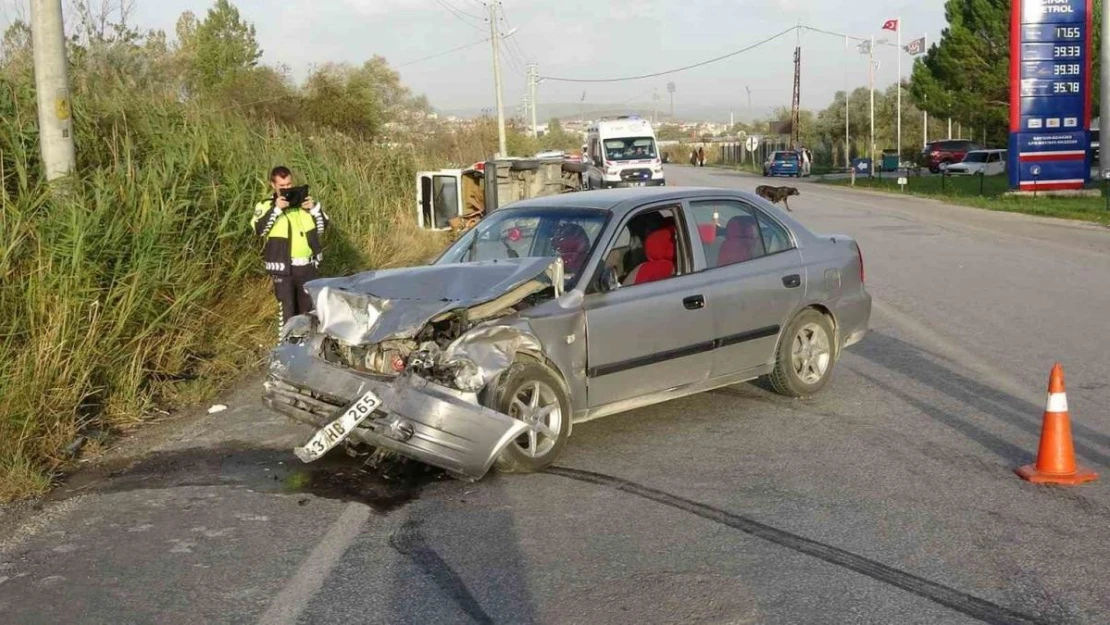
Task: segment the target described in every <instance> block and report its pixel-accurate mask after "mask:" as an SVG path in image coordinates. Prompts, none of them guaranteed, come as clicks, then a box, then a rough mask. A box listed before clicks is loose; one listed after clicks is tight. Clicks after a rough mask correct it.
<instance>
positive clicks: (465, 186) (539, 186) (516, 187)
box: [416, 157, 586, 232]
mask: <svg viewBox="0 0 1110 625" xmlns="http://www.w3.org/2000/svg"><path fill="white" fill-rule="evenodd" d="M585 172H586V165H585V164H584V163H582V162H581V161H579V160H576V159H575V158H563V157H555V158H529V159H522V158H507V159H499V160H492V161H485V162H481V163H475V164H474V165H472V166H470V167H468V168H465V169H440V170H438V171H422V172H419V173H417V175H416V223H417V224H418V225H419V226H420V227H421V228H425V229H428V230H455V231H456V232H461V231H463V230H466V229H468V228H470V227H472V226H473V225H474V224H475V223H477V222H478V221H479V220H480V219H482V218H483V217H484V216H485V215H487V214H489V213H492V212H493V211H495V210H497V209H498V208H499V207H501V206H506V205H508V204H511V203H513V202H516V201H519V200H525V199H528V198H534V197H542V196H545V195H556V194H559V193H569V192H573V191H581V190H583V189H584V188H585V180H586V179H585Z"/></svg>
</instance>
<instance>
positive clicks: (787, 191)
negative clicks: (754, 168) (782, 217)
mask: <svg viewBox="0 0 1110 625" xmlns="http://www.w3.org/2000/svg"><path fill="white" fill-rule="evenodd" d="M755 194H756V195H758V196H759V197H761V198H763V199H765V200H767V201H768V202H770V203H772V204H778V203H779V202H782V203H783V205H784V206H786V210H788V211H790V212H794V211H793V210H792V209H791V208H790V202H789V201H787V200H788V198H789V197H790V196H791V195H801V194H800V193H798V189H796V188H794V187H772V186H771V185H767V184H761V185H759V186H758V187H756V188H755Z"/></svg>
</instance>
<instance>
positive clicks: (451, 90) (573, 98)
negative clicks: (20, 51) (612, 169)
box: [0, 0, 944, 117]
mask: <svg viewBox="0 0 1110 625" xmlns="http://www.w3.org/2000/svg"><path fill="white" fill-rule="evenodd" d="M0 1H2V2H3V3H5V5H6V6H5V7H4V10H3V12H0V23H4V24H5V25H6V23H7V22H9V21H10V20H11V19H12V17H13V16H14V15H18V14H19V12H20V11H21V10H22V11H23V12H24V13H23V14H25V11H26V9H25V8H23V7H24V6H25V5H26V0H0ZM65 1H66V2H68V1H69V0H65ZM86 1H91V2H94V3H100V2H102V1H103V0H86ZM109 2H111V3H118V2H119V0H109ZM133 2H134V6H135V13H134V16H133V21H135V22H137V23H138V25H140V26H143V27H148V28H162V29H165V30H166V31H167V33H168V34H170V36H171V37H172V33H173V25H174V22H175V21H176V20H177V17H178V15H179V14H180V13H181V12H182V11H185V10H192V11H193V12H195V13H197V14H198V16H201V17H203V14H204V12H205V11H206V10H207V8H208V7H209V6H211V4H212V2H211V1H210V0H179V1H170V0H133ZM235 4H236V6H238V7H239V10H240V12H241V13H242V15H243V16H244V17H245V18H246V19H247V20H249V21H251V22H253V23H254V25H255V27H256V28H257V30H258V39H259V43H260V44H261V46H262V48H263V50H264V57H263V59H264V61H265V62H268V63H284V64H286V65H288V66H289V67H290V68H291V69H292V70H293V73H294V75H295V76H296V77H297V78H298V79H299V78H301V77H303V76H304V75H305V73H306V72H307V71H308V69H309V67H310V66H311V64H313V63H319V62H324V61H348V62H352V63H360V62H361V61H363V60H365V59H367V58H369V57H371V56H372V55H375V54H380V55H382V56H384V57H386V58H387V59H389V61H390V63H391V64H392V65H394V66H401V67H400V69H399V71H400V72H401V76H402V79H403V81H404V82H405V84H407V85H408V86H409V87H410V88H412V89H413V90H414V91H415V92H418V93H424V94H426V95H427V96H428V98H429V99H430V100H431V102H432V105H433V106H435V107H436V108H437V109H441V110H443V109H449V110H450V109H460V108H492V107H493V106H494V102H495V100H494V88H493V71H492V60H491V59H492V54H491V49H490V43H489V42H485V43H482V44H478V45H474V46H472V47H469V48H466V49H464V50H461V51H458V52H454V53H452V54H449V55H446V56H442V57H440V58H435V59H432V60H427V61H422V62H416V63H411V62H412V61H414V60H417V59H420V58H423V57H426V56H430V55H435V54H438V53H441V52H444V51H447V50H450V49H452V48H455V47H458V46H463V45H466V44H469V43H472V42H476V41H478V40H481V39H483V38H486V37H488V31H489V27H488V23H487V22H486V21H485V19H484V18H485V16H486V15H487V14H488V10H487V9H486V8H485V4H484V3H483V2H482V1H480V0H238V1H236V2H235ZM444 5H447V6H449V7H451V8H452V9H454V11H455V12H456V13H458V14H457V15H456V14H454V13H452V12H451V11H449V10H448V9H447V8H445V7H444ZM501 7H502V10H503V13H504V16H505V17H506V18H507V19H506V23H507V24H508V26H509V27H513V28H516V29H517V30H516V32H515V33H514V34H513V35H512V37H511V38H510V40H509V41H506V42H504V45H503V47H502V54H503V59H502V74H503V78H504V100H505V106H506V109H507V110H508V111H514V110H515V108H516V106H517V104H518V103H519V101H520V97H521V95H522V94H523V92H524V85H525V79H524V64H525V63H526V62H527V61H534V62H536V63H538V64H539V68H540V74H541V75H544V76H556V77H568V78H611V77H620V76H629V75H638V74H644V73H652V72H658V71H662V70H668V69H672V68H677V67H681V66H684V65H689V64H692V63H697V62H699V61H702V60H705V59H709V58H713V57H716V56H720V55H722V54H726V53H728V52H732V51H734V50H737V49H740V48H743V47H746V46H748V45H751V44H753V43H755V42H757V41H759V40H760V39H764V38H766V37H768V36H770V35H773V34H775V33H777V32H780V31H782V30H785V29H787V28H790V27H791V26H794V25H796V24H798V23H802V24H805V25H809V26H814V27H818V28H821V29H824V30H829V31H834V32H839V33H847V34H851V35H856V36H862V37H868V36H871V35H875V36H876V37H877V38H882V37H888V38H890V40H891V41H894V37H895V36H896V35H895V33H893V32H890V31H883V30H882V25H883V22H885V21H886V20H888V19H893V18H901V26H902V42H903V44H905V43H907V42H908V41H910V40H911V39H916V38H918V37H921V36H922V35H927V36H928V40H929V42H930V44H931V43H932V42H934V41H936V40H937V38H938V37H939V35H940V31H941V29H942V28H943V27H944V2H943V0H918V1H916V2H915V1H908V0H889V1H888V2H882V3H880V2H875V3H870V2H859V1H858V0H857V1H848V0H610V1H608V2H606V1H604V0H503V2H502V3H501ZM502 30H508V28H506V27H505V25H504V23H503V24H502ZM513 40H515V41H513ZM510 42H511V43H510ZM796 43H797V38H796V36H795V35H794V34H793V33H790V34H788V35H786V36H784V37H782V38H780V39H777V40H775V41H773V42H771V43H768V44H766V45H764V46H761V47H759V48H756V49H754V50H752V51H750V52H745V53H743V54H740V55H738V56H735V57H732V58H730V59H726V60H723V61H720V62H717V63H713V64H710V65H707V66H705V67H701V68H697V69H693V70H689V71H684V72H680V73H677V74H672V75H668V76H661V77H658V78H649V79H643V80H636V81H629V82H617V83H590V84H575V83H565V82H553V81H545V82H544V83H542V84H541V85H540V86H539V97H538V99H539V100H540V101H541V102H545V101H546V102H560V103H573V102H578V101H579V99H580V98H581V96H582V92H583V91H585V92H586V103H587V105H588V104H589V103H591V102H593V103H606V104H613V103H621V102H637V103H645V102H650V101H651V95H652V91H653V90H654V89H657V90H658V92H659V94H660V98H661V100H660V105H661V109H663V108H665V107H666V106H667V101H668V100H667V98H668V96H667V92H666V84H667V82H669V81H673V82H674V83H675V85H676V93H675V108H676V113H679V114H681V112H682V108H683V105H691V104H697V105H713V106H725V107H729V108H735V109H736V111H737V115H738V117H739V116H742V115H743V113H744V111H745V110H746V108H747V94H746V91H745V87H746V86H748V87H750V88H751V91H752V104H753V106H754V107H756V108H757V109H759V108H761V107H768V106H780V105H788V104H789V101H790V95H791V86H792V80H793V78H792V74H793V61H792V57H791V55H792V51H793V47H794V45H795V44H796ZM801 45H802V89H801V93H802V96H801V97H802V106H803V107H804V108H808V109H820V108H824V107H825V106H826V105H827V104H828V102H829V101H830V99H831V98H832V96H833V94H834V93H835V92H836V91H837V90H840V89H843V88H844V87H845V85H846V84H849V85H851V86H852V87H853V88H855V87H857V86H866V85H867V63H866V60H865V57H864V56H862V55H860V54H859V53H858V51H856V50H855V47H854V44H853V47H852V49H851V51H850V52H846V51H845V42H844V39H843V38H840V37H836V36H830V35H824V34H818V33H813V32H803V34H802V37H801ZM877 50H878V52H877V58H878V60H879V61H880V67H879V69H878V71H877V74H876V77H877V78H876V84H877V85H878V86H883V87H885V86H886V85H889V84H891V83H893V82H894V80H895V76H896V63H897V60H898V57H897V55H896V54H895V51H894V48H893V47H885V48H884V47H881V46H880V47H878V48H877ZM406 63H408V64H406ZM402 64H405V65H403V66H402ZM911 66H912V57H910V56H908V55H905V54H903V55H902V70H903V74H904V75H907V76H908V75H909V73H910V68H911Z"/></svg>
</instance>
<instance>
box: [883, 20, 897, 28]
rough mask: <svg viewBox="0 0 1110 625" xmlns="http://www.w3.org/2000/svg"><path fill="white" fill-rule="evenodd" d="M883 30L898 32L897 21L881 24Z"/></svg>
mask: <svg viewBox="0 0 1110 625" xmlns="http://www.w3.org/2000/svg"><path fill="white" fill-rule="evenodd" d="M883 30H898V20H887V21H886V22H885V23H883Z"/></svg>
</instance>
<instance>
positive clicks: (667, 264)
mask: <svg viewBox="0 0 1110 625" xmlns="http://www.w3.org/2000/svg"><path fill="white" fill-rule="evenodd" d="M681 231H682V225H681V224H680V223H679V222H678V207H660V208H652V209H648V210H645V211H641V212H639V213H637V214H636V215H634V216H633V217H632V218H631V219H629V220H628V221H627V222H625V224H624V225H623V226H622V227H621V229H620V231H619V232H618V233H617V236H616V238H615V239H614V240H613V243H612V245H611V246H610V247H609V249H608V250H606V252H605V256H604V259H603V260H604V263H605V268H606V270H607V271H608V272H609V273H610V274H611V275H612V276H613V277H614V279H615V281H616V283H617V284H619V285H620V288H622V289H623V288H628V287H631V286H634V285H639V284H646V283H649V282H657V281H659V280H666V279H668V278H672V277H675V276H679V275H682V274H683V273H686V272H687V271H688V270H689V267H690V261H689V258H690V253H689V250H688V249H687V245H686V243H685V238H684V237H682V236H681V235H680V234H679V233H680V232H681Z"/></svg>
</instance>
